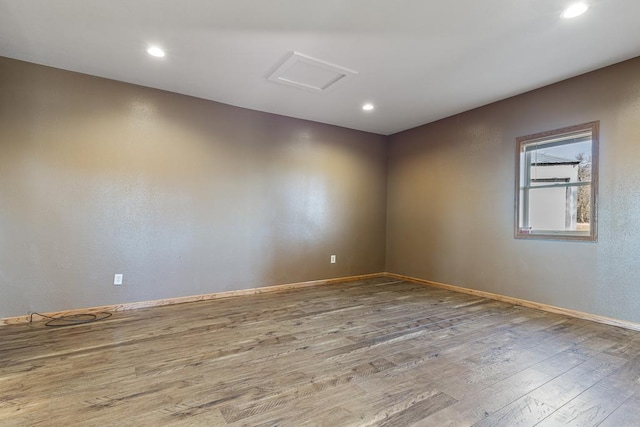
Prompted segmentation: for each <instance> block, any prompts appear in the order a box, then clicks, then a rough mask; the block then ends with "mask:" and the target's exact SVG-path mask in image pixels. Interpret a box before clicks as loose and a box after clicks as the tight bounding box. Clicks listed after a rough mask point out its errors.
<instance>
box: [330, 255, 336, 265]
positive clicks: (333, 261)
mask: <svg viewBox="0 0 640 427" xmlns="http://www.w3.org/2000/svg"><path fill="white" fill-rule="evenodd" d="M335 263H336V256H335V255H331V264H335Z"/></svg>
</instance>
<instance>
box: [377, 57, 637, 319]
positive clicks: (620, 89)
mask: <svg viewBox="0 0 640 427" xmlns="http://www.w3.org/2000/svg"><path fill="white" fill-rule="evenodd" d="M592 120H600V129H601V134H600V192H599V197H600V201H599V223H598V231H599V241H598V242H597V243H579V242H560V241H542V240H537V241H531V240H516V239H514V237H513V229H514V226H513V222H514V213H513V212H514V209H513V204H514V173H515V149H516V148H515V138H516V137H517V136H521V135H528V134H532V133H536V132H540V131H545V130H551V129H556V128H560V127H563V126H569V125H574V124H579V123H584V122H588V121H592ZM388 156H389V158H388V204H387V216H388V217H387V258H386V266H387V271H390V272H394V273H399V274H406V275H410V276H415V277H419V278H423V279H427V280H434V281H439V282H444V283H448V284H453V285H458V286H463V287H468V288H473V289H479V290H483V291H489V292H495V293H499V294H503V295H508V296H513V297H517V298H524V299H527V300H532V301H536V302H541V303H546V304H552V305H556V306H560V307H566V308H569V309H574V310H580V311H585V312H589V313H593V314H599V315H604V316H611V317H615V318H619V319H625V320H631V321H635V322H640V58H636V59H634V60H631V61H627V62H624V63H621V64H618V65H614V66H611V67H608V68H605V69H602V70H598V71H596V72H593V73H589V74H585V75H583V76H580V77H577V78H573V79H570V80H566V81H564V82H561V83H558V84H554V85H552V86H548V87H545V88H542V89H539V90H535V91H532V92H529V93H527V94H524V95H521V96H517V97H514V98H510V99H508V100H505V101H502V102H498V103H495V104H491V105H489V106H485V107H482V108H479V109H476V110H472V111H469V112H466V113H463V114H459V115H457V116H454V117H450V118H448V119H445V120H441V121H438V122H435V123H432V124H428V125H425V126H421V127H418V128H415V129H412V130H408V131H405V132H403V133H399V134H396V135H393V136H392V137H391V138H390V146H389V153H388Z"/></svg>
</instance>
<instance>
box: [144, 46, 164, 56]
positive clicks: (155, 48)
mask: <svg viewBox="0 0 640 427" xmlns="http://www.w3.org/2000/svg"><path fill="white" fill-rule="evenodd" d="M147 53H148V54H149V55H151V56H155V57H158V58H162V57H163V56H164V50H162V49H160V48H159V47H158V46H151V47H150V48H149V49H147Z"/></svg>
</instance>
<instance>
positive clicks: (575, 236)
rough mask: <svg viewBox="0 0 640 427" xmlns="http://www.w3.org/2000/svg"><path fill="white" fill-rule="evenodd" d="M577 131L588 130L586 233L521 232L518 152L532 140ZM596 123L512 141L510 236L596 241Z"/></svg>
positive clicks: (546, 138)
mask: <svg viewBox="0 0 640 427" xmlns="http://www.w3.org/2000/svg"><path fill="white" fill-rule="evenodd" d="M580 131H591V183H590V185H591V207H590V223H589V234H585V233H582V232H575V231H564V230H557V231H556V230H540V231H535V232H530V231H529V232H524V231H523V230H522V229H521V228H520V205H521V203H522V201H521V200H520V195H521V188H520V186H521V182H520V173H521V170H520V168H521V164H520V160H521V153H522V152H523V150H524V147H525V146H526V145H530V144H531V143H534V142H536V141H545V140H548V139H552V138H553V137H557V138H561V137H563V136H565V135H568V134H573V133H578V132H580ZM599 141H600V121H593V122H588V123H583V124H579V125H575V126H568V127H564V128H560V129H554V130H550V131H545V132H539V133H535V134H531V135H526V136H520V137H517V138H516V150H515V151H516V167H515V172H516V175H515V198H514V237H515V238H516V239H545V240H569V241H583V242H596V241H597V240H598V156H599V152H600V149H599V148H600V147H599V146H600V144H599Z"/></svg>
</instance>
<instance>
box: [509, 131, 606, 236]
mask: <svg viewBox="0 0 640 427" xmlns="http://www.w3.org/2000/svg"><path fill="white" fill-rule="evenodd" d="M598 129H599V122H591V123H585V124H582V125H578V126H572V127H568V128H563V129H557V130H554V131H549V132H543V133H539V134H535V135H529V136H524V137H520V138H517V145H518V159H517V168H518V170H517V175H516V177H517V188H516V230H515V236H516V237H517V238H556V239H564V240H589V241H595V240H596V238H597V224H596V219H597V218H596V215H597V212H596V207H597V203H596V200H597V197H596V196H597V184H598Z"/></svg>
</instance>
